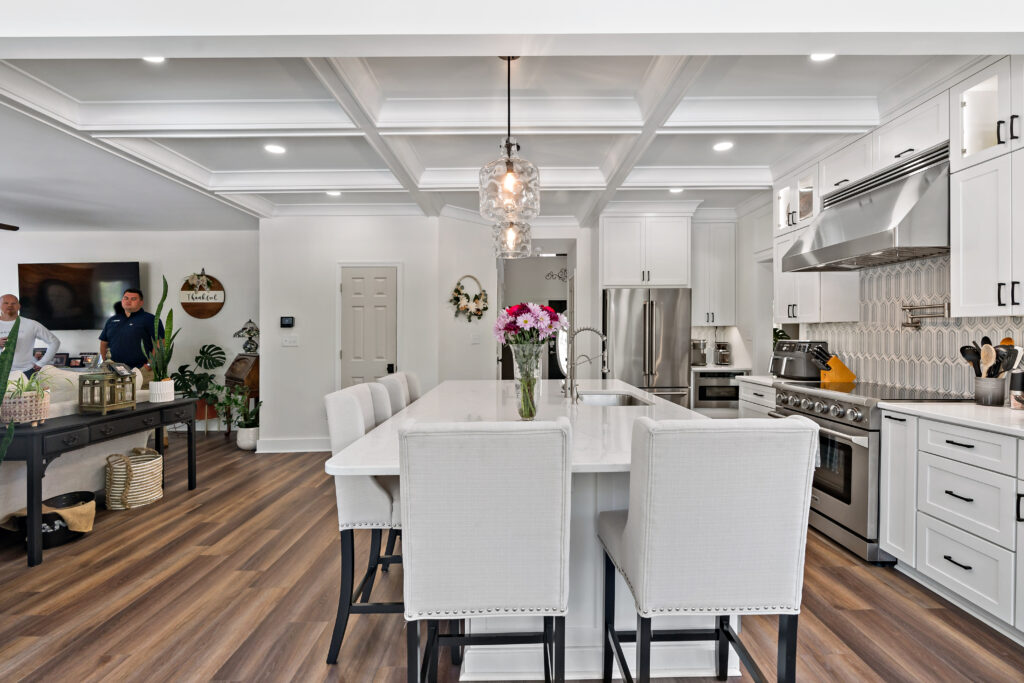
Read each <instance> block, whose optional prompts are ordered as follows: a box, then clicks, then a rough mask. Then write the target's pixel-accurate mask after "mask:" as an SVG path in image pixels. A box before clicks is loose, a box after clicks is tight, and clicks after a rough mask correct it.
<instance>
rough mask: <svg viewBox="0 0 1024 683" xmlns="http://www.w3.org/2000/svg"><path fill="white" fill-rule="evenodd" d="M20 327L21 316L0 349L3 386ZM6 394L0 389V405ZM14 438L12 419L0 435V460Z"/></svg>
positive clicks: (0, 374) (0, 373)
mask: <svg viewBox="0 0 1024 683" xmlns="http://www.w3.org/2000/svg"><path fill="white" fill-rule="evenodd" d="M20 327H21V316H18V318H17V319H16V320H15V321H14V326H13V327H11V331H10V333H9V334H8V335H7V344H6V346H4V350H3V351H0V377H3V379H4V387H5V388H6V386H7V378H8V377H10V375H11V365H12V364H13V363H14V349H15V348H16V347H17V346H18V328H20ZM6 395H7V391H6V390H5V391H0V405H3V402H4V396H6ZM13 438H14V421H13V420H12V421H11V422H10V423H9V424H8V425H7V430H6V432H5V433H4V435H3V437H0V462H3V461H4V457H5V456H6V455H7V447H8V446H10V445H11V439H13Z"/></svg>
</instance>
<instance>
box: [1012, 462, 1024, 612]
mask: <svg viewBox="0 0 1024 683" xmlns="http://www.w3.org/2000/svg"><path fill="white" fill-rule="evenodd" d="M1019 476H1020V477H1021V479H1024V468H1022V469H1021V471H1020V472H1019ZM1021 558H1024V481H1021V480H1018V481H1017V614H1016V616H1015V617H1014V621H1013V623H1014V624H1015V625H1016V626H1017V630H1018V631H1024V561H1021Z"/></svg>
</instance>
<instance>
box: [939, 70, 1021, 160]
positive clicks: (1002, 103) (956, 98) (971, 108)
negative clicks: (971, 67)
mask: <svg viewBox="0 0 1024 683" xmlns="http://www.w3.org/2000/svg"><path fill="white" fill-rule="evenodd" d="M1011 61H1021V58H1016V59H1014V60H1011V58H1010V57H1004V58H1003V59H1000V60H999V61H998V62H996V63H995V64H993V65H992V66H990V67H988V68H987V69H984V70H983V71H979V72H978V73H976V74H974V75H973V76H971V77H970V78H968V79H966V80H964V81H962V82H960V83H958V84H957V85H955V86H954V87H953V88H951V89H950V91H949V109H950V116H949V133H950V138H949V139H950V145H949V146H950V150H949V169H950V171H953V172H956V171H960V170H962V169H965V168H967V167H969V166H973V165H975V164H980V163H982V162H985V161H988V160H989V159H993V158H996V157H998V156H1002V155H1003V154H1006V153H1007V152H1009V151H1010V149H1011V147H1012V146H1011V144H1010V143H1011V142H1014V143H1019V142H1020V141H1019V140H1013V141H1011V140H1010V123H1011V121H1010V117H1011V116H1012V115H1013V114H1017V115H1018V119H1016V120H1014V121H1013V123H1015V124H1018V125H1016V126H1015V128H1019V124H1020V120H1019V116H1020V115H1021V114H1024V111H1016V112H1014V111H1011V102H1012V101H1013V100H1014V99H1015V97H1014V95H1013V94H1012V91H1013V89H1014V88H1013V86H1014V85H1015V84H1013V83H1011V80H1012V76H1011V73H1012V69H1011V66H1012V65H1011ZM1022 85H1024V84H1022ZM1015 132H1016V131H1015ZM1017 134H1018V135H1020V133H1017Z"/></svg>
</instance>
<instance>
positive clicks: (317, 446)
mask: <svg viewBox="0 0 1024 683" xmlns="http://www.w3.org/2000/svg"><path fill="white" fill-rule="evenodd" d="M316 451H326V452H328V453H330V451H331V440H330V438H328V437H326V436H316V437H306V438H301V437H295V438H290V439H260V440H259V441H257V442H256V452H257V453H307V452H316Z"/></svg>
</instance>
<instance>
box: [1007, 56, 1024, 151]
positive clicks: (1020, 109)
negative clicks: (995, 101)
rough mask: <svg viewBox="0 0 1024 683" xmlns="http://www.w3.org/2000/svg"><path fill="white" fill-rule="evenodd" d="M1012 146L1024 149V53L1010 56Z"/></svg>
mask: <svg viewBox="0 0 1024 683" xmlns="http://www.w3.org/2000/svg"><path fill="white" fill-rule="evenodd" d="M1010 73H1011V78H1010V100H1011V106H1010V110H1011V111H1010V122H1009V124H1008V125H1009V134H1010V146H1011V147H1013V149H1024V55H1013V56H1012V57H1010Z"/></svg>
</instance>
